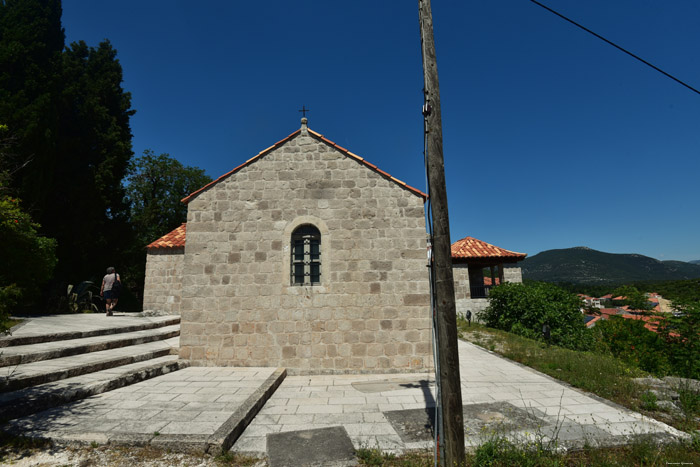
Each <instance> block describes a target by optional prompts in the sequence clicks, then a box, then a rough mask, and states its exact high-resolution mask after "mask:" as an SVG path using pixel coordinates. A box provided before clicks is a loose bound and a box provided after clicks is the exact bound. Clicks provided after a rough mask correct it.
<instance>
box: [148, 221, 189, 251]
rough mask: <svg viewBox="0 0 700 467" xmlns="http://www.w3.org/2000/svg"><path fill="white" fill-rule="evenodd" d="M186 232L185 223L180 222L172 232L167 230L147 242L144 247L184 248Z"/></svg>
mask: <svg viewBox="0 0 700 467" xmlns="http://www.w3.org/2000/svg"><path fill="white" fill-rule="evenodd" d="M186 233H187V224H182V225H181V226H180V227H178V228H176V229H175V230H173V231H172V232H169V233H167V234H165V235H163V236H162V237H160V238H159V239H158V240H156V241H155V242H153V243H151V244H149V245H148V246H147V247H146V248H147V249H149V250H151V249H160V248H167V249H172V248H184V247H185V235H186Z"/></svg>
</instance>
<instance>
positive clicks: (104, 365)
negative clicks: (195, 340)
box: [0, 347, 172, 392]
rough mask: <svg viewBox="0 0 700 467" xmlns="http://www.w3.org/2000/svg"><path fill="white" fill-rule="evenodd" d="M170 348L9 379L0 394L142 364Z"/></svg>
mask: <svg viewBox="0 0 700 467" xmlns="http://www.w3.org/2000/svg"><path fill="white" fill-rule="evenodd" d="M171 350H172V349H171V348H170V347H168V348H164V349H159V350H151V351H148V352H144V353H140V354H137V355H129V356H124V357H118V358H106V359H102V360H98V361H96V362H90V363H86V364H83V365H79V366H74V367H71V368H63V369H60V370H54V371H48V372H46V373H40V374H35V375H28V376H25V377H20V378H15V379H12V377H11V376H10V378H9V379H8V380H7V381H6V382H5V383H4V384H3V383H1V382H0V384H2V386H1V387H0V392H11V391H17V390H19V389H24V388H28V387H30V386H38V385H40V384H44V383H51V382H53V381H58V380H61V379H67V378H72V377H73V376H80V375H84V374H87V373H95V372H97V371H100V370H106V369H108V368H115V367H118V366H124V365H129V364H131V363H137V362H143V361H146V360H151V359H153V358H158V357H163V356H165V355H170V353H171Z"/></svg>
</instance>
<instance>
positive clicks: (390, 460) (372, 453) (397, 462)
mask: <svg viewBox="0 0 700 467" xmlns="http://www.w3.org/2000/svg"><path fill="white" fill-rule="evenodd" d="M355 455H356V456H357V459H358V461H359V463H360V465H373V466H382V467H430V466H432V465H433V451H411V452H407V453H405V454H401V455H396V454H392V453H386V452H383V451H382V450H381V449H379V448H360V449H358V450H357V452H356V453H355Z"/></svg>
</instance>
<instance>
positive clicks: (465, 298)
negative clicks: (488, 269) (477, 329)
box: [452, 263, 523, 321]
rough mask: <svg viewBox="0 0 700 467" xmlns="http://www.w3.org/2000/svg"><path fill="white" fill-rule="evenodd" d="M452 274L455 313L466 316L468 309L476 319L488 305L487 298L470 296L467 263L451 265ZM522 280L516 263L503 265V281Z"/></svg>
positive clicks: (476, 319)
mask: <svg viewBox="0 0 700 467" xmlns="http://www.w3.org/2000/svg"><path fill="white" fill-rule="evenodd" d="M477 274H478V273H477ZM452 275H453V278H454V286H455V304H456V308H457V314H459V315H462V316H466V314H467V310H470V311H471V312H472V320H474V321H478V320H479V314H480V313H481V312H483V311H484V310H485V309H486V307H488V306H489V300H488V299H487V298H471V295H470V290H469V267H468V265H466V264H454V265H452ZM522 281H523V276H522V272H521V269H520V266H518V265H517V263H508V264H504V265H503V282H522Z"/></svg>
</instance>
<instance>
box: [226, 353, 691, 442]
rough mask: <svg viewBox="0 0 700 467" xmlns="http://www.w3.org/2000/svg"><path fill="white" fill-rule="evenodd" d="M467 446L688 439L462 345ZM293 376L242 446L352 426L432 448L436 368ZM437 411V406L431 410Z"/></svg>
mask: <svg viewBox="0 0 700 467" xmlns="http://www.w3.org/2000/svg"><path fill="white" fill-rule="evenodd" d="M459 352H460V373H461V377H462V399H463V403H464V405H465V431H466V435H467V440H466V444H467V445H471V446H474V445H478V444H479V443H481V442H483V440H484V439H485V438H488V437H489V436H491V435H492V434H494V433H499V432H500V433H503V434H505V435H508V436H511V437H513V438H516V439H523V438H524V439H530V440H532V439H534V438H536V437H538V436H540V439H542V440H543V441H544V442H548V441H549V440H552V439H554V438H556V439H558V441H559V443H560V444H562V445H568V446H575V445H581V444H583V443H585V442H589V443H591V444H596V443H598V444H601V445H608V444H622V443H625V442H628V441H629V437H630V436H635V435H639V434H648V433H654V434H658V435H659V436H664V437H667V436H684V435H683V434H682V433H680V432H678V431H677V430H675V429H673V428H672V427H669V426H667V425H665V424H663V423H661V422H658V421H656V420H653V419H650V418H648V417H644V416H642V415H640V414H638V413H635V412H631V411H629V410H627V409H624V408H622V407H619V406H616V405H614V404H612V403H610V402H607V401H604V400H603V399H600V398H598V397H595V396H590V395H585V394H583V393H582V392H580V391H578V390H576V389H573V388H571V387H569V386H567V385H565V384H562V383H561V382H559V381H556V380H554V379H552V378H549V377H548V376H546V375H543V374H541V373H538V372H536V371H534V370H532V369H529V368H526V367H523V366H520V365H518V364H516V363H513V362H511V361H509V360H506V359H504V358H502V357H500V356H498V355H496V354H493V353H490V352H487V351H485V350H483V349H481V348H479V347H477V346H475V345H473V344H471V343H467V342H460V343H459ZM426 379H427V375H425V374H414V375H337V376H288V377H287V378H286V379H285V381H284V382H283V383H282V385H281V386H280V388H279V389H278V390H277V391H276V392H275V394H274V395H273V396H272V397H271V398H270V400H269V401H268V402H267V403H266V404H265V406H264V407H263V409H262V410H261V411H260V413H259V414H258V416H257V417H256V418H255V420H253V422H252V423H251V424H250V426H249V427H248V429H246V431H245V432H244V434H243V436H242V437H241V438H239V440H238V441H237V442H236V444H235V445H234V446H233V449H234V450H235V451H240V452H245V453H256V454H263V453H265V452H266V449H267V446H269V440H268V436H270V435H273V434H276V433H284V432H291V431H301V430H311V429H319V428H329V427H337V426H341V427H344V428H345V430H346V431H347V433H348V436H349V437H350V439H351V441H352V443H353V445H354V446H355V447H356V448H359V447H369V448H372V447H379V448H381V449H383V450H386V451H392V452H399V451H402V450H405V449H420V448H430V447H431V446H432V445H433V444H432V430H431V428H430V425H431V421H430V419H431V418H432V414H433V412H434V411H433V410H431V409H430V408H431V407H434V405H435V402H434V401H435V396H436V394H435V385H434V382H433V381H432V380H433V377H432V375H431V376H430V380H431V382H430V383H427V382H426ZM426 409H428V410H426Z"/></svg>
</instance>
